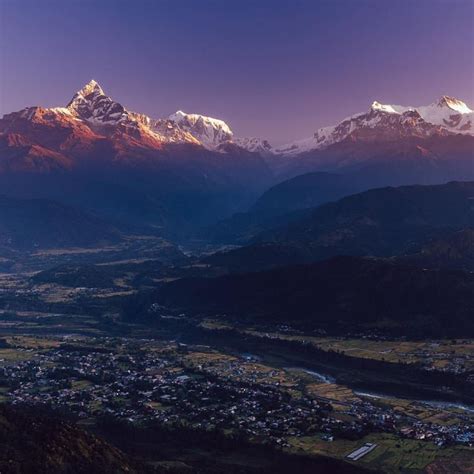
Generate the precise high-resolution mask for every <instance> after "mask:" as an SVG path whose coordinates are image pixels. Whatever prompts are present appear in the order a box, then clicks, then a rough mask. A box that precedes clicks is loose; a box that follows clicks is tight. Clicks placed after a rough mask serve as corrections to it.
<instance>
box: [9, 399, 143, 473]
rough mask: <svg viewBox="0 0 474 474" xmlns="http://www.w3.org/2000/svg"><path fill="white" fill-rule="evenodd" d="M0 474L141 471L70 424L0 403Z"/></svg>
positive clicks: (102, 443)
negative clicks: (0, 404)
mask: <svg viewBox="0 0 474 474" xmlns="http://www.w3.org/2000/svg"><path fill="white" fill-rule="evenodd" d="M0 472H1V473H2V474H27V473H28V474H29V473H31V474H33V473H34V474H51V473H71V474H72V473H75V474H76V473H77V474H80V473H83V474H94V473H97V474H99V473H111V474H112V473H119V472H127V473H130V474H133V473H138V472H144V471H143V470H140V469H136V467H135V466H134V465H133V464H132V463H131V462H130V461H129V460H128V459H127V457H126V456H125V455H124V454H123V453H122V452H121V451H119V450H118V449H116V448H114V447H113V446H111V445H110V444H109V443H107V442H105V441H103V440H101V439H99V438H97V437H96V436H94V435H92V434H90V433H87V432H85V431H83V430H82V429H80V428H77V427H76V426H73V425H71V424H69V423H66V422H63V421H59V420H55V419H52V418H51V417H47V416H44V415H40V414H38V413H35V412H33V410H32V409H27V408H22V409H19V408H13V407H8V406H5V405H2V406H0Z"/></svg>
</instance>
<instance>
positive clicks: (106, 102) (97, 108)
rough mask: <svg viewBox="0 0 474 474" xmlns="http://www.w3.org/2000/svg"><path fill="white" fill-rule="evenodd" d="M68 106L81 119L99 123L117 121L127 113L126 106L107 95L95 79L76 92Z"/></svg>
mask: <svg viewBox="0 0 474 474" xmlns="http://www.w3.org/2000/svg"><path fill="white" fill-rule="evenodd" d="M66 108H67V109H68V110H69V111H70V112H71V113H73V114H74V115H76V116H78V117H80V118H81V119H83V120H87V121H89V122H95V123H98V124H104V123H117V122H119V121H121V120H123V119H124V118H125V117H126V115H127V110H126V109H125V107H123V105H121V104H119V103H118V102H115V101H114V100H112V99H111V98H110V97H108V96H107V95H105V93H104V90H103V89H102V87H101V86H100V85H99V83H98V82H97V81H95V80H94V79H92V80H91V81H90V82H88V83H87V84H86V85H85V86H84V87H83V88H82V89H80V90H79V91H77V92H76V93H75V94H74V97H73V98H72V99H71V101H70V102H69V104H68V105H67V107H66Z"/></svg>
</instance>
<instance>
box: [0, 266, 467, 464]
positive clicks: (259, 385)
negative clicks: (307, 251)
mask: <svg viewBox="0 0 474 474" xmlns="http://www.w3.org/2000/svg"><path fill="white" fill-rule="evenodd" d="M22 279H23V283H22ZM1 281H2V297H3V301H4V302H8V301H10V302H12V301H14V300H15V294H16V292H19V291H20V292H21V295H22V296H21V300H22V301H23V302H24V306H25V307H24V309H23V310H22V309H21V308H20V307H19V305H16V306H15V305H14V304H10V308H13V307H14V309H8V310H6V309H4V310H3V318H2V321H1V326H0V337H1V338H2V339H1V342H2V348H0V401H2V402H3V403H10V404H13V405H15V406H18V407H22V406H34V407H37V408H38V409H40V408H48V410H52V411H53V413H56V415H55V416H58V414H60V415H61V416H66V417H67V418H68V419H71V420H73V421H74V422H75V423H77V424H78V425H79V426H82V427H85V428H87V429H88V430H92V431H94V432H96V433H99V434H100V435H101V436H104V437H105V438H107V439H108V440H109V441H111V442H112V443H113V444H116V445H117V446H118V447H120V448H121V449H122V450H125V451H126V452H127V454H129V455H131V456H133V457H134V458H138V459H139V460H140V461H142V462H144V463H145V464H148V465H152V466H155V468H156V469H164V468H165V467H166V469H169V470H170V471H169V472H187V471H185V470H186V466H188V467H190V468H193V467H194V468H195V467H196V466H203V465H205V466H207V465H210V464H212V465H213V466H214V468H215V469H217V470H215V471H212V470H208V471H207V472H224V471H228V472H257V469H261V468H264V467H265V468H269V469H270V468H271V466H269V461H268V460H269V459H270V458H272V456H274V455H278V456H291V455H298V459H301V458H303V459H306V458H308V459H312V460H319V461H318V462H323V461H324V462H332V461H331V460H334V462H342V464H337V467H333V468H331V469H333V471H329V472H359V471H357V469H358V468H360V469H369V470H370V469H372V470H376V471H382V472H388V473H395V472H406V473H416V472H429V473H438V472H452V473H455V472H459V473H469V472H472V470H473V468H474V450H473V448H472V445H473V444H474V406H473V405H470V404H469V403H466V402H459V403H456V402H455V401H453V400H442V397H441V399H436V400H435V399H433V400H430V399H424V398H423V397H414V398H409V397H406V396H403V394H400V392H398V393H396V394H390V392H389V391H388V393H387V392H384V391H383V388H384V387H385V386H384V383H381V389H380V390H381V393H377V392H375V391H373V390H362V389H360V388H358V386H357V383H356V382H355V381H353V380H350V379H347V378H346V379H344V377H343V376H341V373H340V372H338V370H335V369H334V366H333V365H331V363H327V361H326V362H325V364H322V365H321V361H319V364H318V361H317V360H315V359H314V358H313V356H311V355H308V354H306V355H304V357H303V356H298V355H295V354H291V351H288V348H287V347H286V346H281V347H280V346H274V345H271V346H269V345H268V341H272V344H275V342H276V343H277V344H278V343H282V341H286V342H287V343H288V342H291V343H294V342H295V341H296V342H298V343H302V342H304V340H306V339H305V338H304V337H303V336H301V335H298V334H297V333H295V332H292V331H291V330H290V329H289V328H280V330H279V331H276V332H273V333H271V332H268V331H263V330H262V329H261V328H237V329H236V328H229V327H228V326H226V324H223V323H221V322H217V321H212V320H206V321H204V322H201V323H198V322H196V323H194V322H190V320H189V319H188V318H186V317H185V316H184V315H165V314H163V315H159V316H157V324H155V325H154V326H153V327H150V326H144V325H139V324H126V323H124V322H122V321H120V320H119V319H117V315H114V314H113V313H111V314H109V315H108V316H107V317H105V318H104V316H98V315H97V314H96V311H95V310H96V309H97V308H101V307H102V306H101V305H102V304H103V300H104V299H105V300H109V302H110V301H113V298H115V297H116V294H115V292H113V293H112V292H111V293H107V290H100V291H89V292H88V291H86V290H81V291H80V292H79V293H80V294H77V291H73V290H67V289H65V288H63V287H60V286H55V285H31V283H29V282H28V281H26V280H25V279H24V277H22V276H19V275H17V276H16V277H14V276H9V277H7V276H4V277H2V279H1ZM54 295H55V296H54ZM27 296H28V297H27ZM79 303H80V304H79ZM107 304H108V303H107ZM35 306H36V307H37V309H36V310H35ZM4 307H5V306H4ZM55 309H56V310H57V311H55ZM59 309H62V311H59ZM97 313H100V314H101V312H100V311H99V312H97ZM229 331H230V332H232V331H233V332H236V331H237V333H238V334H240V336H239V337H240V339H243V338H245V337H249V338H250V339H249V341H250V342H249V345H248V346H245V347H244V346H240V345H239V344H235V343H234V341H233V339H232V337H227V336H226V334H227V333H228V332H229ZM306 338H307V336H306ZM209 341H215V344H212V343H210V342H209ZM255 341H257V343H256V342H255ZM260 341H261V344H260V343H259V342H260ZM304 344H305V345H307V344H311V345H314V346H315V347H316V348H317V349H318V350H321V349H322V350H323V351H325V353H327V354H331V351H338V353H339V354H341V353H342V354H346V355H349V356H351V357H353V358H354V360H362V359H364V358H369V359H370V358H373V359H375V360H378V361H379V362H381V361H396V362H401V361H403V362H406V363H409V364H417V366H419V367H420V369H422V370H424V371H426V372H429V371H430V370H431V369H435V368H436V369H442V370H444V371H446V373H447V374H451V375H456V374H459V373H469V372H470V371H472V364H473V360H472V347H473V345H474V341H472V340H457V341H423V342H407V341H388V340H375V339H367V338H356V337H350V338H334V337H323V336H314V337H311V338H310V339H309V340H308V342H305V343H304ZM246 349H247V350H246ZM255 349H256V350H255ZM358 372H360V373H361V374H362V372H363V371H359V370H354V373H355V374H356V375H357V374H358ZM379 375H380V380H382V381H383V380H384V374H381V373H380V374H379ZM471 382H472V381H471ZM386 386H387V387H389V388H390V387H391V385H390V384H389V383H388V382H387V383H386ZM385 388H386V387H385ZM471 388H472V385H471ZM433 394H434V396H436V395H437V393H436V392H435V391H433ZM467 396H469V394H467ZM117 426H120V429H121V430H122V431H123V432H124V433H128V435H126V440H127V442H126V443H125V442H124V439H120V438H117V436H115V435H113V433H116V432H117V429H116V427H117ZM183 433H185V434H183ZM124 436H125V435H124ZM189 436H191V437H194V439H195V438H196V437H197V438H200V439H201V440H203V442H202V443H201V444H199V443H198V446H196V447H193V448H192V449H191V448H190V446H188V445H186V444H185V443H184V442H183V441H182V440H185V439H187V437H189ZM145 440H146V442H145ZM206 440H207V441H206ZM216 440H217V441H216ZM226 440H233V441H232V443H233V444H232V445H233V446H234V448H233V449H234V450H232V449H229V447H228V446H227V445H226V443H228V441H226ZM183 443H184V444H183ZM216 443H217V445H218V446H220V445H221V444H222V446H223V448H222V449H220V448H217V449H216V448H215V446H216ZM248 443H250V444H248ZM366 443H371V444H373V445H375V448H373V449H371V450H370V452H368V453H367V454H366V455H364V456H362V457H361V458H360V459H357V460H350V459H349V458H348V456H349V455H350V454H351V453H352V452H354V451H355V450H357V449H358V448H360V447H362V446H364V445H365V444H366ZM211 446H214V447H213V448H211ZM256 447H257V448H258V447H261V449H263V450H264V451H262V452H256V451H255V449H257V448H256ZM259 449H260V448H259ZM265 450H269V451H268V452H267V451H265ZM270 452H271V453H273V454H271V456H270V455H269V454H268V453H270ZM275 453H280V454H275ZM314 456H316V457H314ZM282 462H283V461H282ZM239 466H240V467H239ZM242 466H244V467H245V469H247V470H246V471H238V468H241V467H242ZM334 466H336V465H334ZM341 466H342V467H341ZM446 466H449V471H447V470H446ZM352 467H353V468H354V469H356V470H355V471H351V470H350V469H351V468H352ZM209 469H210V468H209ZM219 469H220V470H219ZM232 469H235V471H232ZM337 469H339V470H337ZM344 469H348V470H344ZM157 472H160V471H159V470H158V471H157ZM191 472H193V471H191ZM196 472H198V471H196ZM263 472H265V471H263ZM275 472H277V471H275ZM314 472H317V471H314ZM360 472H362V471H360Z"/></svg>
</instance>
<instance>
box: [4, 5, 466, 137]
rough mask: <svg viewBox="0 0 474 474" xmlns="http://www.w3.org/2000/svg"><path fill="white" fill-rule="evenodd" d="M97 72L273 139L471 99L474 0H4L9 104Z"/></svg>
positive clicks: (49, 98)
mask: <svg viewBox="0 0 474 474" xmlns="http://www.w3.org/2000/svg"><path fill="white" fill-rule="evenodd" d="M91 78H94V79H96V80H97V81H98V82H99V83H100V84H101V85H102V87H103V88H104V90H105V92H106V93H108V94H109V95H110V96H111V97H112V98H114V99H115V100H117V101H119V102H121V103H122V104H123V105H124V106H125V107H127V108H128V109H130V110H134V111H138V112H143V113H146V114H148V115H150V116H152V117H155V118H158V117H164V116H167V115H168V114H170V113H172V112H174V111H176V110H177V109H182V110H184V111H186V112H195V113H201V114H205V115H210V116H214V117H217V118H222V119H224V120H226V121H227V122H228V123H229V124H230V126H231V127H232V129H233V130H234V132H235V134H236V135H237V136H260V137H263V138H268V139H269V140H270V141H271V142H272V143H274V144H282V143H284V142H287V141H292V140H294V139H299V138H305V137H307V136H311V135H312V134H313V132H314V131H315V130H316V129H317V128H319V127H321V126H325V125H331V124H333V123H335V122H337V121H339V120H341V119H343V118H344V117H346V116H348V115H351V114H353V113H356V112H361V111H364V110H367V109H368V108H369V106H370V104H371V103H372V101H373V100H378V101H380V102H387V103H395V104H402V105H421V104H428V103H431V102H434V101H435V100H437V99H438V98H439V97H440V96H442V95H444V94H447V95H453V96H455V97H458V98H460V99H463V100H464V101H465V102H467V103H468V105H470V106H471V108H472V107H473V106H474V85H473V84H474V0H397V1H391V0H332V1H331V0H323V1H321V0H311V1H310V0H308V1H304V0H300V1H299V0H285V1H283V0H155V1H152V0H128V1H125V0H0V115H3V114H4V113H7V112H11V111H15V110H19V109H21V108H23V107H25V106H29V105H44V106H56V105H65V104H66V103H67V102H68V101H69V99H70V97H71V96H72V95H73V93H74V92H75V91H76V90H77V89H79V88H81V87H82V86H83V85H84V84H85V83H86V82H88V81H89V80H90V79H91Z"/></svg>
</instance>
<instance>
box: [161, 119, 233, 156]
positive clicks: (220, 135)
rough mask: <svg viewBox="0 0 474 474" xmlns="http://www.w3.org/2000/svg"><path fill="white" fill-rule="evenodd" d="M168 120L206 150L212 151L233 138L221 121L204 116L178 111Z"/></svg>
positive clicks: (228, 128)
mask: <svg viewBox="0 0 474 474" xmlns="http://www.w3.org/2000/svg"><path fill="white" fill-rule="evenodd" d="M168 119H169V120H172V121H173V122H175V123H176V124H178V125H179V126H180V127H181V128H182V129H184V130H186V131H187V132H189V133H190V134H191V135H193V136H194V137H195V138H196V139H197V140H199V141H200V142H201V143H202V144H203V145H204V146H205V147H206V148H210V149H214V148H216V147H218V146H219V145H221V144H223V143H225V142H230V141H232V138H233V136H234V134H233V132H232V130H231V129H230V127H229V126H228V125H227V124H226V123H225V122H224V121H223V120H220V119H216V118H212V117H206V116H205V115H199V114H188V113H186V112H183V111H182V110H178V111H177V112H175V113H174V114H171V115H170V116H169V117H168Z"/></svg>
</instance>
